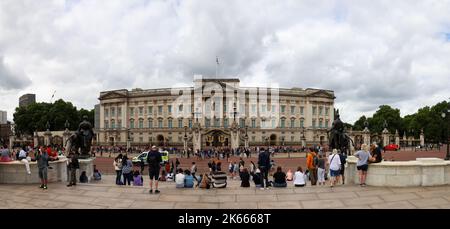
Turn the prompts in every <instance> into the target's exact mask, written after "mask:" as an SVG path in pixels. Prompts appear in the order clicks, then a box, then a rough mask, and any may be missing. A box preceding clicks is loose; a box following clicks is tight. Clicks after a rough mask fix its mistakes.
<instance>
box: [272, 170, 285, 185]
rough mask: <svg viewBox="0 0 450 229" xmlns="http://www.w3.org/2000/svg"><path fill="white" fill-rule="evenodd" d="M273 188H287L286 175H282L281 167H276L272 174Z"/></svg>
mask: <svg viewBox="0 0 450 229" xmlns="http://www.w3.org/2000/svg"><path fill="white" fill-rule="evenodd" d="M273 179H274V180H273V187H278V188H285V187H287V183H286V173H284V172H283V171H282V169H281V166H278V168H277V171H276V172H275V173H274V174H273Z"/></svg>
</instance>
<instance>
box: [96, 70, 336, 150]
mask: <svg viewBox="0 0 450 229" xmlns="http://www.w3.org/2000/svg"><path fill="white" fill-rule="evenodd" d="M239 84H240V81H239V79H236V78H234V79H232V78H224V79H217V78H202V77H196V78H195V79H194V86H193V87H182V88H160V89H145V90H144V89H139V88H137V89H132V90H131V91H130V90H126V89H121V90H112V91H104V92H101V93H100V97H99V100H100V106H99V108H98V109H96V110H97V112H98V113H99V114H97V116H98V119H99V123H98V124H99V125H97V124H96V134H97V144H98V145H109V146H119V145H120V146H127V147H129V146H148V145H158V146H167V147H189V148H192V147H193V148H194V149H202V148H205V147H212V146H214V147H221V146H223V147H232V148H236V147H240V146H247V147H249V146H267V145H275V146H283V145H284V146H309V145H313V144H321V143H325V142H326V141H328V136H327V129H329V128H330V127H331V124H332V121H333V115H334V99H335V96H334V92H333V91H330V90H322V89H310V88H307V89H301V88H295V87H294V88H290V89H286V88H277V87H241V86H240V85H239Z"/></svg>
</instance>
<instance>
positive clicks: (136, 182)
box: [133, 170, 144, 186]
mask: <svg viewBox="0 0 450 229" xmlns="http://www.w3.org/2000/svg"><path fill="white" fill-rule="evenodd" d="M133 186H144V178H142V176H141V174H140V173H139V171H137V170H136V171H134V173H133Z"/></svg>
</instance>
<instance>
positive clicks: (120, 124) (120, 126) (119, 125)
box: [117, 119, 122, 129]
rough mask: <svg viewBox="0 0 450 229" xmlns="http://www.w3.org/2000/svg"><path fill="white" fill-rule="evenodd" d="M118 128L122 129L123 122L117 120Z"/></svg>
mask: <svg viewBox="0 0 450 229" xmlns="http://www.w3.org/2000/svg"><path fill="white" fill-rule="evenodd" d="M117 128H118V129H121V128H122V120H120V119H119V120H117Z"/></svg>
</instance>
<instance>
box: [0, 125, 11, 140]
mask: <svg viewBox="0 0 450 229" xmlns="http://www.w3.org/2000/svg"><path fill="white" fill-rule="evenodd" d="M11 134H12V132H11V123H9V122H6V123H4V124H3V123H0V145H7V144H9V136H10V135H11Z"/></svg>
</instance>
